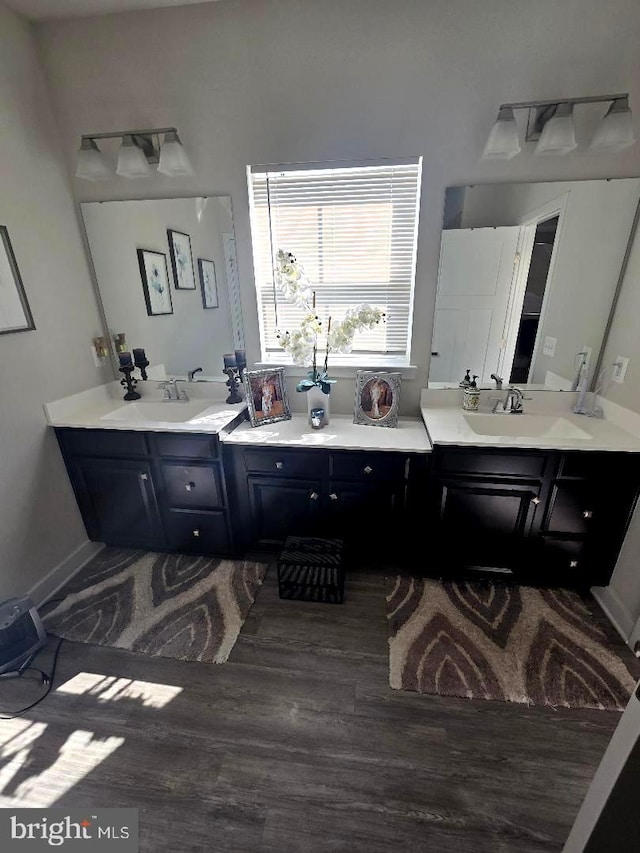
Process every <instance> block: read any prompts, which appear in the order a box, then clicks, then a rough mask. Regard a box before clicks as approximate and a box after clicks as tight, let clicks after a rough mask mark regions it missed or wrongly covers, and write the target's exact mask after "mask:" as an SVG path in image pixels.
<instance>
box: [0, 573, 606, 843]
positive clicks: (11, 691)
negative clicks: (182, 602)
mask: <svg viewBox="0 0 640 853" xmlns="http://www.w3.org/2000/svg"><path fill="white" fill-rule="evenodd" d="M273 574H274V573H273V571H271V572H270V575H269V578H268V579H267V581H266V583H265V585H264V587H263V588H262V589H261V591H260V593H259V596H258V600H257V601H256V604H255V605H254V607H253V609H252V611H251V613H250V615H249V618H248V619H247V622H246V624H245V626H244V629H243V632H242V635H241V637H240V639H239V641H238V643H237V644H236V646H235V648H234V650H233V652H232V655H231V658H230V661H229V662H228V663H227V664H223V665H215V664H198V663H182V662H180V661H174V660H168V659H160V658H148V657H144V656H142V655H137V654H132V653H129V652H126V651H121V650H117V649H110V648H104V647H95V646H84V645H81V644H75V643H70V642H65V643H64V644H63V646H62V650H61V653H60V659H59V665H58V675H57V677H56V687H57V690H56V691H54V692H53V693H51V694H50V695H49V697H47V699H46V700H45V701H44V702H43V703H42V704H41V705H39V706H38V707H37V708H35V709H34V710H33V711H31V712H29V713H28V714H25V715H24V717H23V718H21V719H19V720H15V721H11V722H1V723H0V749H1V750H2V751H1V752H0V756H1V761H0V795H1V796H0V806H2V805H5V806H8V805H13V804H16V803H18V802H19V803H20V804H21V805H24V806H27V805H33V806H44V805H58V806H66V807H72V806H73V807H83V808H84V807H89V806H96V807H99V806H103V807H107V806H111V807H113V806H137V807H138V808H139V809H140V835H141V841H140V850H141V851H150V853H151V851H153V853H162V851H172V852H173V851H215V853H227V851H237V852H238V853H257V852H258V851H264V853H328V852H329V853H332V851H345V853H346V851H349V853H360V851H362V853H390V851H396V850H407V851H429V853H448V851H452V853H467V851H468V853H484V851H487V853H512V852H513V853H542V851H552V850H553V851H559V850H561V849H562V844H563V841H564V839H565V838H566V835H567V834H568V831H569V828H570V826H571V824H572V822H573V818H574V816H575V814H576V812H577V810H578V807H579V804H580V802H581V800H582V798H583V796H584V794H585V792H586V790H587V787H588V785H589V782H590V780H591V778H592V776H593V774H594V772H595V769H596V767H597V765H598V762H599V760H600V758H601V756H602V754H603V752H604V750H605V747H606V745H607V743H608V741H609V738H610V736H611V733H612V731H613V729H614V727H615V725H616V723H617V721H618V719H619V716H618V714H616V713H615V712H589V711H577V710H576V711H571V712H570V711H567V710H557V711H554V710H553V709H549V708H528V707H524V706H519V705H510V704H506V703H504V704H503V703H490V702H470V701H467V700H453V699H445V698H440V697H433V696H420V695H417V694H412V693H403V692H400V691H392V690H391V689H390V688H389V686H388V670H387V645H386V624H385V615H384V592H383V578H382V576H381V575H355V576H353V575H352V577H351V578H350V580H349V583H348V587H347V592H348V598H347V602H346V603H345V604H344V605H343V606H330V605H313V604H302V603H299V602H281V601H280V600H279V599H278V595H277V588H276V584H275V579H274V577H273ZM50 656H51V648H48V649H47V651H46V653H43V654H42V655H41V660H42V664H41V665H46V664H48V659H49V658H50ZM116 679H119V680H116ZM23 681H24V680H23ZM142 682H144V683H142ZM38 689H39V688H38V684H37V683H36V682H35V681H33V682H31V683H23V682H7V683H0V705H2V708H3V709H7V708H11V707H14V708H15V707H20V706H21V704H26V701H28V699H29V697H30V696H36V695H37V693H38Z"/></svg>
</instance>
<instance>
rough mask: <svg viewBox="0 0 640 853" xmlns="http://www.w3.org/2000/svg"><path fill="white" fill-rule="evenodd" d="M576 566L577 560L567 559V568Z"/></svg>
mask: <svg viewBox="0 0 640 853" xmlns="http://www.w3.org/2000/svg"><path fill="white" fill-rule="evenodd" d="M577 567H578V561H577V560H569V568H570V569H576V568H577Z"/></svg>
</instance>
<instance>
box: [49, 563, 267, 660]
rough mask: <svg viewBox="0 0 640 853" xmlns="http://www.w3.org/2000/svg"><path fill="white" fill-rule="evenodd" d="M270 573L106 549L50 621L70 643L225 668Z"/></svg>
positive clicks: (67, 590) (257, 567)
mask: <svg viewBox="0 0 640 853" xmlns="http://www.w3.org/2000/svg"><path fill="white" fill-rule="evenodd" d="M266 571H267V567H266V565H265V564H263V563H253V562H247V561H241V560H221V559H214V558H211V557H196V556H185V555H184V554H155V553H150V552H146V551H131V550H122V549H115V548H105V550H104V551H101V552H100V554H98V556H97V557H96V558H95V559H94V560H92V561H91V562H90V563H88V564H87V566H85V568H84V569H82V570H81V571H80V572H79V574H77V575H76V576H75V577H74V578H73V579H72V580H71V582H70V583H69V584H68V585H67V586H66V587H64V588H63V589H62V591H61V592H60V593H59V597H62V596H64V600H63V601H62V603H61V604H58V605H56V606H54V607H53V609H51V610H49V612H48V613H46V615H44V617H43V621H44V623H45V626H46V628H47V630H48V631H50V632H51V633H52V634H57V636H59V637H65V638H66V639H68V640H77V641H78V642H81V643H97V644H98V645H102V646H117V647H118V648H122V649H130V650H131V651H135V652H144V653H145V654H148V655H159V656H161V657H169V658H177V659H178V660H198V661H206V662H215V663H223V662H224V661H226V660H227V658H228V657H229V654H230V652H231V649H232V648H233V646H234V644H235V642H236V640H237V639H238V634H239V633H240V629H241V628H242V626H243V624H244V621H245V619H246V618H247V614H248V613H249V609H250V607H251V605H252V604H253V602H254V600H255V596H256V592H257V590H258V588H259V586H260V585H261V583H262V581H263V580H264V576H265V574H266Z"/></svg>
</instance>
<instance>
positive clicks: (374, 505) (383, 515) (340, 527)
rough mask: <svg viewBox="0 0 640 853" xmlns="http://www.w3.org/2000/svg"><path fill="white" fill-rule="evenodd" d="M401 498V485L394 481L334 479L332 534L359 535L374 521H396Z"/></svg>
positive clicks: (330, 508)
mask: <svg viewBox="0 0 640 853" xmlns="http://www.w3.org/2000/svg"><path fill="white" fill-rule="evenodd" d="M401 498H402V487H401V486H398V485H396V484H394V483H383V484H375V483H371V484H369V483H353V482H349V483H344V482H338V481H335V480H333V481H331V482H330V483H329V493H328V498H327V500H328V502H327V509H328V516H327V521H328V524H329V525H330V527H331V531H332V535H335V536H347V537H349V538H351V539H358V538H359V536H360V535H364V533H365V531H368V532H370V530H371V525H372V524H373V525H377V524H381V525H385V524H391V525H393V524H395V523H396V521H397V518H398V509H399V507H400V505H401ZM387 530H389V528H387Z"/></svg>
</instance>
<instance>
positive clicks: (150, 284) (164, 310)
mask: <svg viewBox="0 0 640 853" xmlns="http://www.w3.org/2000/svg"><path fill="white" fill-rule="evenodd" d="M138 265H139V267H140V277H141V278H142V289H143V291H144V301H145V302H146V304H147V314H148V315H149V316H150V317H155V316H157V315H159V314H173V303H172V301H171V288H170V287H169V271H168V269H167V256H166V255H165V254H163V253H162V252H154V251H152V250H151V249H138Z"/></svg>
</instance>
